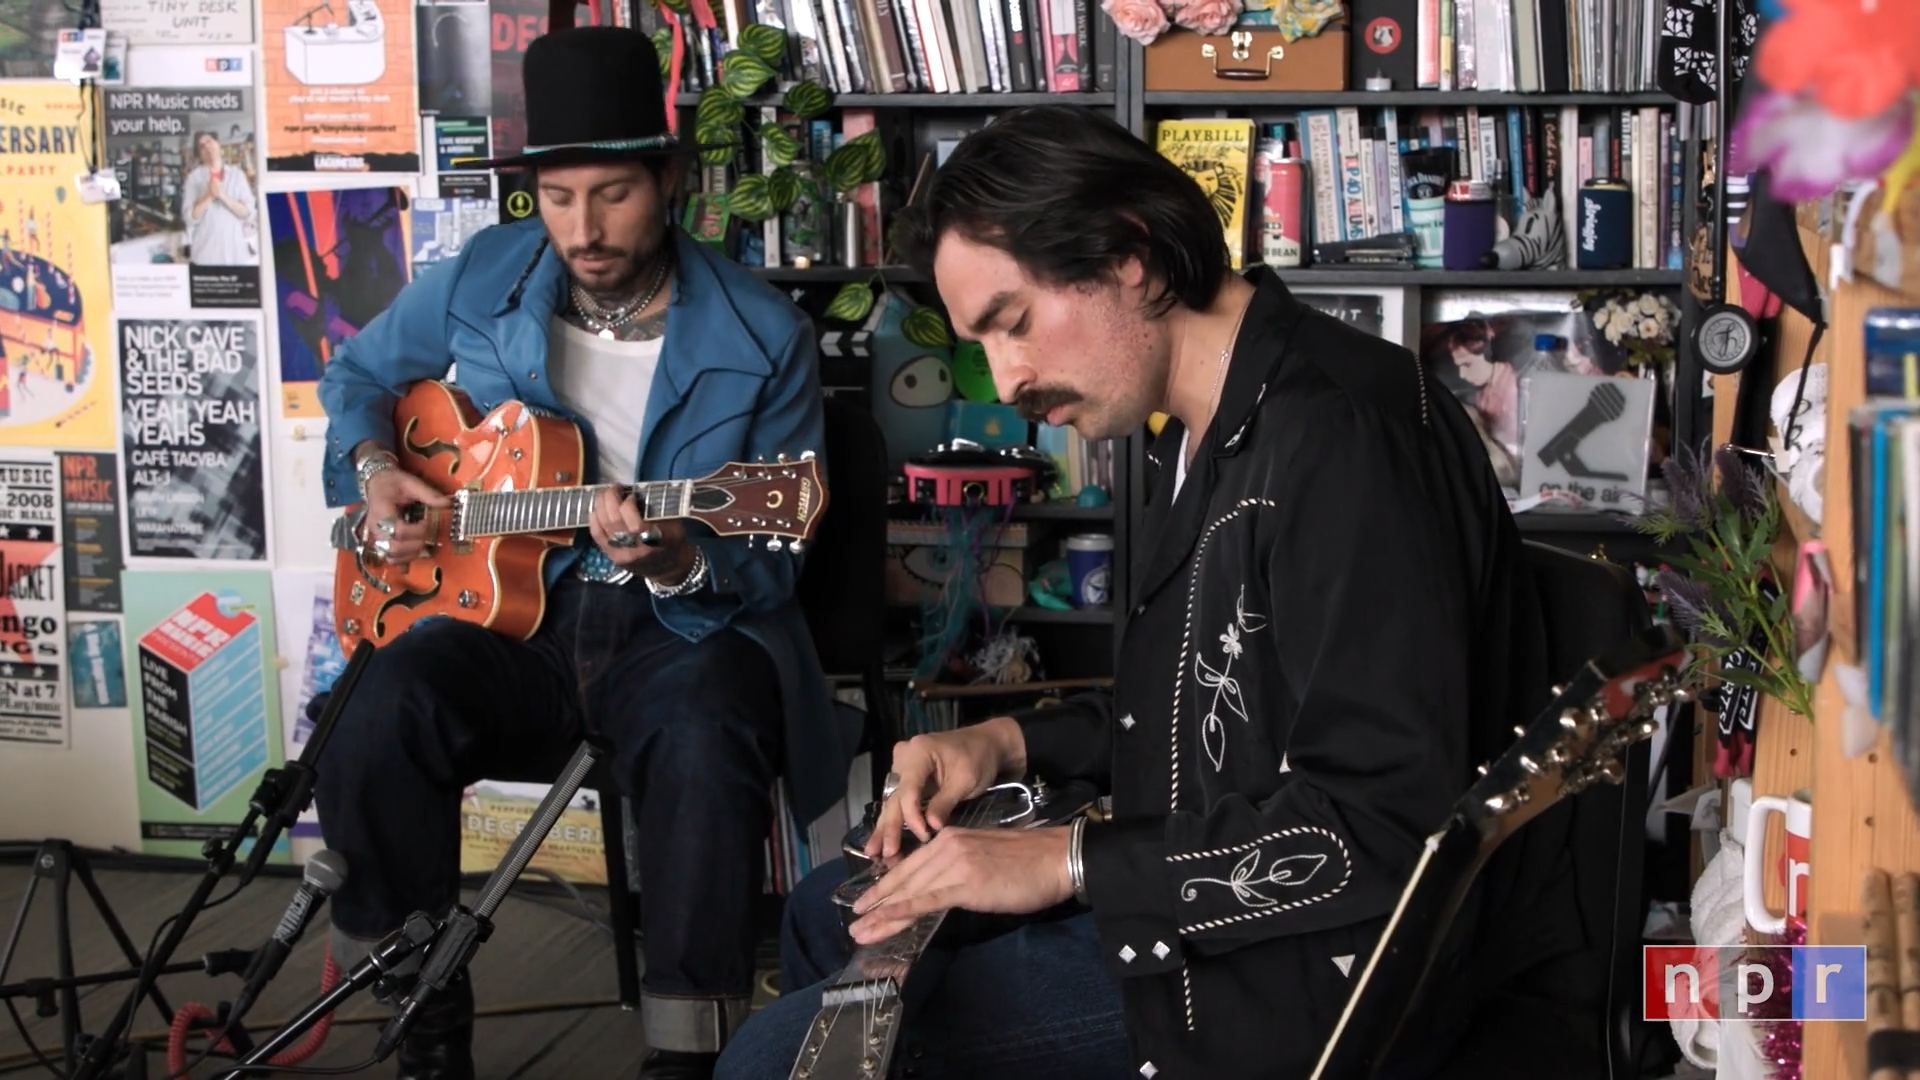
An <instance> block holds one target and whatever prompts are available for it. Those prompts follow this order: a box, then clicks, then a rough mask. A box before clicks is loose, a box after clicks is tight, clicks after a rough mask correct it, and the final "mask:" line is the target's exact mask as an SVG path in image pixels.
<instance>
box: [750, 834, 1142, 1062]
mask: <svg viewBox="0 0 1920 1080" xmlns="http://www.w3.org/2000/svg"><path fill="white" fill-rule="evenodd" d="M846 876H847V870H846V866H845V864H844V863H843V862H842V861H840V860H837V859H836V860H835V861H833V862H832V863H829V864H827V865H824V866H822V867H821V868H820V869H818V870H815V871H814V872H813V873H811V874H808V875H807V876H806V877H805V878H804V879H803V880H802V881H801V882H800V884H799V885H798V886H797V887H795V889H794V891H793V894H792V895H790V896H789V897H787V905H786V915H785V922H784V924H783V925H782V926H781V930H780V967H781V972H780V974H781V986H782V992H781V996H780V997H779V998H778V999H777V1000H775V1001H774V1002H773V1003H772V1004H770V1005H768V1006H767V1007H766V1008H764V1009H761V1010H760V1011H759V1012H757V1013H755V1014H754V1015H753V1018H752V1019H751V1020H749V1021H747V1026H746V1027H744V1028H742V1029H741V1030H740V1034H739V1035H738V1036H737V1037H736V1038H735V1039H734V1040H733V1042H731V1043H729V1044H728V1046H727V1049H726V1052H725V1053H723V1054H722V1055H721V1056H720V1066H719V1069H718V1071H717V1072H716V1073H715V1074H714V1076H715V1080H764V1078H767V1077H783V1076H786V1075H788V1074H789V1073H790V1072H791V1071H792V1069H793V1063H794V1059H795V1058H796V1057H798V1056H799V1053H800V1044H801V1042H802V1040H803V1039H805V1037H806V1033H807V1028H808V1026H809V1025H810V1024H812V1023H813V1018H814V1015H815V1014H816V1013H818V1012H819V1011H820V991H821V989H822V985H823V982H824V980H826V979H828V978H830V977H831V976H833V975H836V974H838V973H839V972H840V970H841V969H842V968H844V967H845V966H846V963H847V960H848V959H849V958H850V957H851V956H852V953H853V946H852V942H851V940H850V939H849V938H848V937H847V935H846V931H845V930H843V929H842V928H841V925H840V916H839V914H838V913H837V911H836V910H835V908H834V905H833V902H832V900H831V899H830V897H831V896H832V893H833V890H834V887H835V886H837V885H839V884H840V883H841V882H842V881H844V880H846ZM928 969H931V970H928ZM929 976H931V978H929ZM796 987H798V988H799V989H796ZM906 994H907V1006H906V1018H905V1022H904V1025H903V1027H902V1029H901V1034H900V1040H899V1043H898V1044H897V1045H896V1046H895V1048H894V1058H893V1070H892V1075H894V1076H896V1077H913V1078H916V1080H934V1078H937V1077H952V1078H954V1080H962V1078H965V1080H978V1078H980V1077H994V1076H1001V1077H1020V1078H1021V1080H1121V1078H1136V1080H1137V1077H1138V1073H1137V1072H1135V1071H1134V1068H1133V1065H1132V1063H1131V1059H1130V1055H1129V1053H1128V1050H1127V1030H1126V1020H1125V1018H1124V1016H1123V1015H1122V1012H1121V1005H1120V987H1119V985H1118V984H1117V983H1116V982H1114V980H1113V977H1112V976H1111V975H1108V974H1107V971H1106V968H1105V966H1104V965H1102V963H1101V961H1100V941H1099V938H1098V937H1097V936H1096V934H1095V931H1094V928H1093V916H1091V915H1088V914H1084V913H1083V914H1079V915H1075V916H1073V917H1072V918H1065V919H1056V920H1053V921H1043V922H1031V923H1027V924H1024V925H1020V926H1019V927H1018V928H1017V929H1014V930H1011V931H1009V932H1007V933H1003V934H999V935H997V936H994V937H990V938H987V939H985V940H974V941H971V942H968V943H965V944H961V945H959V946H958V947H955V948H949V947H946V946H944V945H943V944H942V940H941V939H940V938H936V939H935V941H934V943H933V945H932V946H930V947H929V948H928V950H927V952H926V953H925V954H924V955H923V956H922V958H921V961H920V963H919V964H918V965H916V967H915V971H914V973H913V975H911V976H909V977H908V980H907V991H906Z"/></svg>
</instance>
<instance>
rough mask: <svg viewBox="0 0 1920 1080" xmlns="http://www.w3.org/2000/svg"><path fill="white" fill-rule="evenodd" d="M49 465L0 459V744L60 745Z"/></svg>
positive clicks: (62, 724)
mask: <svg viewBox="0 0 1920 1080" xmlns="http://www.w3.org/2000/svg"><path fill="white" fill-rule="evenodd" d="M53 489H54V464H53V460H52V459H51V458H50V457H46V456H41V455H36V454H33V453H31V452H28V453H26V454H17V453H16V454H11V455H5V456H0V742H14V743H33V744H38V745H42V746H61V747H64V746H66V745H68V740H69V739H70V737H71V735H70V732H69V730H68V728H67V709H66V694H65V693H63V692H62V690H61V685H60V684H61V683H62V682H64V681H65V673H64V672H63V671H62V670H61V669H62V668H63V667H64V663H65V645H66V638H65V631H64V630H63V629H62V626H61V624H62V623H63V622H64V621H65V619H66V606H65V604H64V603H63V602H62V600H61V596H60V593H61V588H62V584H61V580H60V577H61V575H60V518H59V514H58V512H57V511H56V510H55V499H54V490H53Z"/></svg>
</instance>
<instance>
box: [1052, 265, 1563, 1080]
mask: <svg viewBox="0 0 1920 1080" xmlns="http://www.w3.org/2000/svg"><path fill="white" fill-rule="evenodd" d="M1250 280H1252V281H1253V282H1254V283H1255V284H1256V286H1257V288H1258V291H1257V294H1256V296H1255V298H1254V300H1253V302H1252V306H1251V307H1250V308H1249V310H1248V312H1247V315H1246V317H1245V319H1244V320H1243V322H1242V328H1241V330H1240V333H1239V337H1238V340H1237V342H1236V343H1235V346H1234V352H1233V357H1232V361H1231V364H1230V366H1229V370H1228V374H1227V376H1226V380H1225V385H1224V389H1223V392H1222V394H1221V403H1220V406H1219V410H1218V414H1217V416H1216V418H1215V421H1214V423H1213V424H1212V425H1211V427H1210V428H1209V430H1208V431H1207V432H1206V433H1205V434H1204V436H1203V437H1202V438H1201V439H1200V445H1199V446H1198V447H1197V449H1196V451H1195V455H1194V458H1193V462H1192V465H1191V466H1190V468H1189V471H1188V474H1187V476H1186V479H1185V481H1184V483H1183V484H1182V485H1181V487H1180V490H1179V492H1178V494H1177V495H1175V493H1174V490H1173V488H1174V484H1173V477H1174V469H1175V462H1174V455H1176V454H1178V453H1179V452H1180V449H1179V448H1180V443H1181V436H1182V429H1181V426H1180V424H1179V422H1178V421H1173V422H1170V423H1169V424H1168V426H1167V427H1166V428H1165V430H1163V432H1162V433H1161V435H1160V436H1159V438H1158V439H1157V440H1156V442H1155V445H1154V448H1153V450H1152V451H1151V453H1150V456H1151V457H1152V458H1154V459H1155V463H1156V466H1157V472H1158V476H1157V479H1156V481H1155V483H1154V487H1155V491H1154V492H1153V494H1152V497H1151V501H1150V503H1149V507H1148V509H1147V511H1146V515H1145V517H1146V521H1145V529H1144V532H1145V535H1144V536H1143V537H1142V538H1141V541H1140V542H1138V543H1136V544H1135V545H1134V547H1135V551H1136V552H1137V555H1136V557H1135V562H1134V563H1133V578H1134V581H1135V583H1136V586H1135V588H1134V590H1133V592H1134V603H1135V606H1134V607H1133V608H1132V609H1131V610H1130V611H1129V612H1128V613H1127V624H1126V629H1125V634H1124V638H1123V641H1122V647H1121V656H1120V660H1119V666H1118V668H1117V671H1118V672H1119V675H1118V677H1117V679H1116V680H1115V685H1114V687H1113V692H1112V694H1111V695H1105V694H1101V695H1088V696H1084V697H1079V698H1075V699H1072V700H1070V701H1068V702H1066V703H1065V704H1063V705H1060V706H1057V707H1054V708H1051V709H1043V710H1036V711H1033V712H1029V713H1025V714H1021V715H1020V716H1018V717H1016V718H1017V719H1018V720H1019V721H1020V722H1021V724H1022V728H1023V731H1024V733H1025V736H1026V744H1027V753H1028V761H1029V771H1030V772H1032V773H1035V774H1038V775H1040V776H1045V777H1051V776H1078V777H1092V778H1094V779H1096V780H1098V781H1100V782H1102V783H1103V785H1105V786H1106V788H1107V790H1109V791H1110V792H1111V794H1112V808H1113V814H1114V820H1112V821H1111V822H1109V823H1104V824H1097V825H1093V826H1090V827H1089V828H1088V829H1087V832H1086V837H1085V841H1084V843H1085V867H1086V881H1087V891H1088V895H1089V898H1090V902H1091V905H1092V909H1093V915H1094V919H1095V922H1096V924H1097V925H1098V927H1099V931H1100V939H1101V943H1102V948H1103V950H1104V953H1105V958H1106V963H1107V967H1108V970H1109V971H1111V972H1112V973H1113V974H1114V975H1115V976H1116V977H1117V978H1118V979H1119V980H1120V983H1121V986H1122V991H1123V998H1124V1001H1125V1004H1126V1014H1127V1026H1128V1031H1129V1035H1130V1039H1131V1041H1132V1044H1133V1050H1134V1055H1135V1064H1136V1065H1137V1067H1138V1071H1139V1073H1140V1075H1142V1076H1144V1077H1148V1078H1152V1077H1155V1076H1161V1077H1168V1078H1185V1077H1204V1078H1206V1080H1225V1078H1228V1077H1232V1078H1236V1080H1237V1078H1243V1077H1269V1076H1299V1077H1305V1076H1307V1075H1308V1074H1309V1073H1310V1072H1311V1070H1312V1068H1313V1065H1314V1062H1315V1061H1316V1060H1317V1058H1318V1055H1319V1053H1320V1050H1321V1048H1322V1046H1323V1044H1324V1043H1325V1041H1326V1038H1327V1035H1328V1033H1329V1032H1330V1031H1331V1030H1332V1028H1333V1026H1334V1024H1335V1021H1336V1019H1337V1017H1338V1016H1339V1014H1340V1011H1341V1008H1342V1006H1343V1005H1344V1003H1345V1001H1346V998H1347V995H1348V993H1349V991H1350V989H1351V986H1352V982H1351V980H1352V978H1353V977H1355V976H1358V975H1359V973H1360V972H1361V971H1362V970H1363V969H1364V967H1365V965H1366V961H1367V957H1368V955H1369V952H1370V950H1371V949H1372V947H1373V944H1374V942H1375V940H1376V939H1377V937H1378V935H1379V932H1380V929H1381V925H1382V923H1383V921H1384V918H1385V916H1386V915H1387V914H1388V913H1389V912H1390V911H1391V910H1392V908H1393V906H1394V903H1395V901H1396V900H1397V899H1398V897H1399V894H1400V891H1401V890H1402V888H1403V887H1404V885H1405V883H1406V881H1407V879H1408V877H1409V875H1410V873H1411V872H1412V868H1413V865H1414V862H1415V860H1416V858H1417V855H1418V852H1419V846H1420V843H1421V841H1422V840H1423V839H1424V838H1425V837H1426V836H1427V835H1429V834H1430V833H1432V832H1433V831H1434V830H1435V829H1436V828H1438V827H1439V826H1440V825H1441V823H1442V822H1444V820H1445V819H1446V816H1447V813H1448V811H1449V809H1450V807H1451V805H1452V804H1453V802H1454V801H1455V800H1456V799H1457V798H1459V797H1460V795H1461V794H1462V793H1464V792H1465V790H1466V789H1467V787H1468V786H1469V783H1470V778H1471V775H1472V771H1473V766H1474V765H1476V764H1478V763H1480V762H1482V761H1485V760H1488V759H1489V758H1491V757H1492V756H1494V753H1495V752H1496V751H1497V749H1498V748H1499V747H1500V746H1501V745H1504V744H1503V743H1502V742H1501V741H1500V737H1499V735H1498V734H1497V733H1500V732H1509V734H1508V735H1507V739H1508V740H1509V741H1510V739H1511V735H1510V729H1511V728H1512V726H1513V725H1514V724H1515V723H1516V722H1518V721H1519V720H1523V719H1525V717H1526V713H1527V709H1528V707H1537V706H1539V705H1541V704H1542V703H1543V702H1544V701H1545V700H1546V691H1545V684H1546V673H1545V672H1544V671H1543V670H1542V665H1541V663H1540V660H1539V654H1538V652H1536V651H1534V650H1536V649H1539V648H1543V646H1540V645H1539V642H1538V639H1539V627H1538V622H1537V614H1535V612H1537V609H1536V608H1534V607H1532V606H1530V605H1531V603H1532V601H1531V596H1532V594H1531V592H1530V591H1529V592H1527V593H1526V595H1525V596H1521V595H1520V593H1519V591H1518V590H1519V588H1520V586H1519V585H1517V584H1516V581H1517V579H1516V570H1517V568H1518V566H1519V562H1518V560H1519V554H1520V553H1519V536H1518V532H1517V530H1516V528H1515V526H1514V523H1513V520H1512V518H1511V516H1510V515H1509V514H1508V512H1507V507H1506V503H1505V500H1504V499H1503V497H1502V495H1501V492H1500V489H1499V485H1498V482H1497V481H1496V479H1495V478H1494V474H1493V472H1492V468H1491V466H1490V464H1489V462H1488V460H1487V457H1486V453H1485V451H1484V450H1483V449H1482V447H1481V443H1480V439H1479V437H1478V435H1477V434H1476V432H1475V429H1474V427H1473V425H1472V423H1471V421H1470V420H1469V419H1468V418H1467V417H1466V415H1465V414H1464V412H1463V411H1462V410H1461V409H1460V408H1459V406H1458V405H1457V404H1456V403H1455V402H1454V400H1453V399H1452V398H1451V397H1450V396H1448V395H1447V394H1446V392H1445V391H1444V390H1443V389H1442V388H1441V387H1440V386H1439V384H1438V383H1437V382H1434V381H1431V380H1430V379H1428V378H1427V377H1426V376H1425V375H1424V373H1423V372H1422V369H1421V367H1420V365H1419V362H1418V360H1417V359H1416V357H1415V356H1414V355H1413V354H1412V353H1411V352H1409V351H1407V350H1405V349H1402V348H1400V347H1398V346H1395V345H1392V344H1390V343H1387V342H1384V341H1382V340H1380V339H1378V338H1375V337H1372V336H1370V335H1367V334H1364V333H1362V332H1361V331H1358V330H1356V329H1353V328H1351V327H1348V326H1346V325H1345V324H1343V323H1341V322H1339V321H1337V320H1335V319H1333V318H1331V317H1329V316H1326V315H1323V314H1321V313H1319V312H1317V311H1314V310H1312V309H1311V308H1309V307H1307V306H1306V305H1304V304H1302V303H1300V302H1299V301H1298V300H1296V299H1294V298H1293V296H1292V295H1291V294H1290V293H1288V291H1287V290H1286V288H1285V287H1284V286H1283V285H1282V284H1281V283H1280V281H1279V279H1278V278H1277V277H1276V276H1274V275H1273V274H1272V273H1271V272H1270V271H1267V270H1264V269H1260V270H1257V271H1255V272H1254V273H1253V274H1252V275H1250ZM1465 917H1466V918H1469V919H1471V918H1472V914H1471V913H1467V915H1466V916H1465ZM1552 936H1553V935H1552V934H1547V935H1546V936H1545V938H1542V937H1541V936H1540V935H1534V936H1533V938H1532V945H1531V946H1530V947H1532V948H1534V949H1535V951H1540V950H1541V949H1545V948H1550V947H1553V946H1551V944H1550V943H1549V944H1543V941H1545V940H1547V939H1551V938H1552ZM1560 947H1564V945H1562V946H1560ZM1526 959H1527V958H1526V957H1508V958H1507V960H1506V961H1505V962H1506V963H1507V965H1508V966H1509V967H1518V966H1522V965H1523V964H1524V962H1525V961H1526ZM1475 962H1476V963H1479V962H1480V961H1479V959H1478V957H1476V960H1475ZM1449 977H1450V976H1449V975H1447V974H1446V973H1442V974H1439V975H1436V976H1434V982H1430V987H1431V986H1434V985H1438V986H1439V987H1440V990H1439V991H1438V992H1437V993H1434V994H1430V995H1427V996H1428V997H1429V998H1437V1000H1438V1005H1437V1006H1436V1008H1435V1009H1434V1010H1433V1014H1432V1016H1431V1017H1430V1018H1429V1020H1428V1021H1427V1024H1428V1026H1429V1027H1430V1028H1433V1029H1436V1030H1440V1031H1446V1030H1448V1029H1449V1027H1457V1026H1458V1025H1459V1024H1460V1023H1463V1022H1464V1010H1466V1009H1467V1008H1468V1007H1469V1004H1470V1003H1469V1001H1468V999H1469V998H1470V996H1471V995H1470V994H1469V993H1467V991H1466V989H1465V988H1466V986H1467V981H1466V977H1465V976H1461V977H1460V978H1461V981H1460V982H1459V985H1458V987H1452V988H1450V987H1449V984H1448V982H1447V980H1448V978H1449ZM1420 1026H1421V1025H1420V1024H1418V1023H1414V1024H1412V1025H1411V1027H1410V1029H1409V1030H1414V1029H1419V1028H1420ZM1441 1041H1442V1042H1444V1040H1441ZM1401 1042H1403V1043H1408V1044H1409V1046H1410V1052H1412V1053H1415V1054H1418V1053H1420V1052H1421V1051H1423V1050H1424V1049H1426V1048H1427V1047H1428V1046H1438V1045H1439V1043H1433V1042H1431V1041H1429V1040H1426V1039H1425V1037H1424V1036H1422V1035H1419V1034H1414V1035H1403V1038H1402V1040H1401ZM1423 1044H1424V1045H1423ZM1400 1045H1401V1043H1396V1048H1398V1047H1400ZM1398 1052H1399V1051H1398V1049H1397V1050H1396V1053H1398Z"/></svg>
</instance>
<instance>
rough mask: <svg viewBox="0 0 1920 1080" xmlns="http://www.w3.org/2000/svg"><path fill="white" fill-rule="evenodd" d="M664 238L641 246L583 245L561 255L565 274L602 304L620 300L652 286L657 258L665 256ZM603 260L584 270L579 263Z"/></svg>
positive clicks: (657, 238) (569, 249)
mask: <svg viewBox="0 0 1920 1080" xmlns="http://www.w3.org/2000/svg"><path fill="white" fill-rule="evenodd" d="M665 248H666V238H665V236H664V235H662V236H659V237H656V238H655V239H654V240H653V242H652V243H650V244H647V245H645V246H641V247H622V246H619V245H617V244H608V243H598V244H584V245H581V246H579V247H574V248H568V249H566V250H565V251H563V252H562V253H561V257H562V259H563V260H564V261H565V262H566V264H567V272H568V273H569V274H571V275H572V276H573V279H574V280H575V281H578V282H579V283H580V287H581V288H583V289H585V290H587V291H588V292H589V293H592V294H593V295H594V296H595V297H597V298H599V299H601V300H603V301H619V300H624V299H626V298H627V297H629V296H631V295H633V294H634V293H637V292H639V291H640V290H641V289H644V288H646V287H647V286H648V285H650V284H652V282H653V276H654V272H655V269H656V262H657V260H658V259H660V258H663V257H665ZM586 259H593V260H596V261H598V260H606V261H605V262H603V263H602V264H601V265H599V266H595V267H583V266H582V260H586Z"/></svg>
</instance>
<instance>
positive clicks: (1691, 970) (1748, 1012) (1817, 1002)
mask: <svg viewBox="0 0 1920 1080" xmlns="http://www.w3.org/2000/svg"><path fill="white" fill-rule="evenodd" d="M1768 953H1771V954H1773V957H1772V958H1773V959H1776V960H1777V959H1779V958H1780V957H1779V954H1781V953H1788V954H1791V964H1792V967H1791V970H1792V972H1793V988H1792V990H1791V991H1790V993H1791V998H1792V1001H1791V1011H1789V1012H1786V1013H1785V1014H1784V1015H1783V1014H1782V1012H1781V1009H1780V1004H1779V1000H1778V998H1779V996H1780V995H1785V994H1788V993H1789V991H1788V990H1787V988H1786V987H1777V986H1775V985H1774V978H1773V968H1774V967H1778V966H1780V965H1778V964H1774V965H1771V966H1769V965H1768V964H1765V963H1762V962H1761V960H1762V957H1763V955H1764V954H1768ZM1645 976H1646V979H1645V986H1646V1018H1647V1019H1648V1020H1760V1019H1763V1018H1765V1019H1793V1020H1865V1019H1866V1018H1867V950H1866V947H1865V946H1863V945H1771V946H1764V947H1755V948H1744V947H1739V946H1734V947H1729V948H1717V949H1709V948H1697V947H1695V946H1692V945H1677V946H1675V945H1649V946H1647V947H1646V970H1645Z"/></svg>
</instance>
